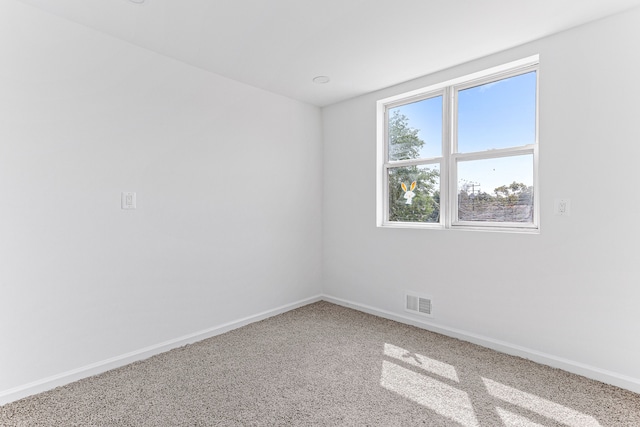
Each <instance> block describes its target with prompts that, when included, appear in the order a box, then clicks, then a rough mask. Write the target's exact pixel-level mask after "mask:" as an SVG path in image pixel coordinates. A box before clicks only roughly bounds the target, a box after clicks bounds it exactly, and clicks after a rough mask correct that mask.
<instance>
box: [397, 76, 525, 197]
mask: <svg viewBox="0 0 640 427" xmlns="http://www.w3.org/2000/svg"><path fill="white" fill-rule="evenodd" d="M395 110H399V111H400V113H401V114H404V115H405V116H407V117H408V119H409V126H410V127H412V128H415V129H418V130H419V132H418V136H419V137H420V138H421V139H422V140H424V141H425V146H424V147H423V149H422V150H421V153H420V155H421V157H427V158H428V157H439V156H441V155H442V148H441V147H442V97H441V96H438V97H435V98H429V99H426V100H422V101H418V102H414V103H411V104H406V105H402V106H399V107H396V108H394V109H393V110H392V111H395ZM457 113H458V129H457V131H458V152H461V153H470V152H476V151H486V150H490V149H497V148H507V147H514V146H521V145H526V144H533V143H535V138H536V135H535V128H536V126H535V124H536V116H535V114H536V73H535V71H534V72H529V73H526V74H521V75H518V76H514V77H510V78H507V79H503V80H499V81H497V82H492V83H487V84H484V85H481V86H475V87H472V88H469V89H465V90H462V91H460V92H459V93H458V111H457ZM458 172H459V173H458V185H460V184H461V182H464V181H468V182H475V183H478V184H480V188H481V190H482V191H485V192H487V193H493V189H494V188H496V187H499V186H501V185H504V184H510V183H511V182H513V181H516V182H522V183H524V184H527V185H533V158H532V156H531V155H527V156H518V157H507V158H500V159H490V160H478V161H467V162H460V166H459V169H458Z"/></svg>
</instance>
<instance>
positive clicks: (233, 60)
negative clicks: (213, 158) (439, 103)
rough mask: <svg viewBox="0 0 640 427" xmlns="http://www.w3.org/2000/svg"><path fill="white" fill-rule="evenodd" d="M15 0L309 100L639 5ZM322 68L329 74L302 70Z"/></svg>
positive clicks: (462, 0) (583, 0) (578, 0)
mask: <svg viewBox="0 0 640 427" xmlns="http://www.w3.org/2000/svg"><path fill="white" fill-rule="evenodd" d="M21 1H22V2H24V3H28V4H31V5H34V6H37V7H39V8H41V9H44V10H47V11H50V12H52V13H54V14H56V15H59V16H62V17H64V18H68V19H69V20H71V21H75V22H78V23H81V24H83V25H86V26H88V27H90V28H94V29H96V30H98V31H101V32H104V33H106V34H110V35H112V36H115V37H117V38H120V39H122V40H126V41H128V42H131V43H133V44H136V45H138V46H141V47H144V48H147V49H151V50H153V51H155V52H158V53H161V54H163V55H166V56H169V57H172V58H175V59H178V60H180V61H183V62H185V63H188V64H191V65H194V66H196V67H200V68H202V69H205V70H209V71H211V72H213V73H216V74H219V75H222V76H225V77H228V78H231V79H234V80H237V81H240V82H244V83H247V84H249V85H252V86H256V87H259V88H262V89H265V90H268V91H271V92H275V93H279V94H282V95H284V96H287V97H290V98H294V99H298V100H301V101H304V102H308V103H311V104H314V105H318V106H325V105H329V104H333V103H335V102H339V101H342V100H344V99H348V98H351V97H354V96H357V95H361V94H364V93H367V92H371V91H374V90H377V89H381V88H384V87H388V86H391V85H394V84H397V83H401V82H403V81H407V80H410V79H413V78H416V77H419V76H423V75H426V74H429V73H432V72H435V71H439V70H442V69H445V68H448V67H451V66H454V65H457V64H460V63H463V62H466V61H469V60H472V59H475V58H479V57H482V56H486V55H488V54H491V53H495V52H498V51H501V50H504V49H507V48H510V47H513V46H517V45H520V44H523V43H526V42H529V41H532V40H535V39H538V38H541V37H544V36H547V35H550V34H553V33H556V32H559V31H563V30H566V29H568V28H571V27H574V26H577V25H581V24H584V23H586V22H589V21H593V20H596V19H599V18H602V17H605V16H608V15H611V14H614V13H618V12H621V11H624V10H627V9H630V8H633V7H637V6H640V0H535V1H534V0H530V1H514V0H482V1H478V0H446V1H445V0H441V1H437V0H394V1H390V0H324V1H318V0H144V2H143V3H142V4H135V3H133V2H132V0H91V1H88V0H21ZM135 1H136V2H140V1H142V0H135ZM321 75H322V76H329V77H330V78H331V81H330V82H329V83H327V84H315V83H313V82H312V80H313V78H314V77H316V76H321Z"/></svg>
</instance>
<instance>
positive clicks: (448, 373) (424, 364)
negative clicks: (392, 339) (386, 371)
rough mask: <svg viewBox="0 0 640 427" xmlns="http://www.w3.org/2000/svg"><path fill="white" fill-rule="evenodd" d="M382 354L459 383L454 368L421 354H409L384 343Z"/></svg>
mask: <svg viewBox="0 0 640 427" xmlns="http://www.w3.org/2000/svg"><path fill="white" fill-rule="evenodd" d="M384 354H385V356H389V357H392V358H394V359H397V360H400V361H402V362H404V363H408V364H409V365H411V366H415V367H417V368H420V369H424V370H425V371H427V372H430V373H432V374H436V375H438V376H441V377H443V378H447V379H449V380H451V381H455V382H460V380H459V379H458V373H457V372H456V368H455V367H453V366H451V365H449V364H448V363H444V362H440V361H439V360H435V359H431V358H430V357H427V356H423V355H421V354H417V353H411V352H410V351H408V350H405V349H404V348H400V347H396V346H395V345H393V344H388V343H385V345H384Z"/></svg>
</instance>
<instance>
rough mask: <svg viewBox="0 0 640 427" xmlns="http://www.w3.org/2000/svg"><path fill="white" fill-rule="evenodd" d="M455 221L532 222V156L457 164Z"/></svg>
mask: <svg viewBox="0 0 640 427" xmlns="http://www.w3.org/2000/svg"><path fill="white" fill-rule="evenodd" d="M458 220H460V221H489V222H522V223H532V222H533V155H530V154H528V155H523V156H513V157H502V158H498V159H485V160H472V161H465V162H458Z"/></svg>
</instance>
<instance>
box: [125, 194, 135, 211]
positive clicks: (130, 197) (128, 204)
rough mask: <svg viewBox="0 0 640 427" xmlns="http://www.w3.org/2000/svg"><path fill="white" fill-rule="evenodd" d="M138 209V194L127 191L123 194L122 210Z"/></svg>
mask: <svg viewBox="0 0 640 427" xmlns="http://www.w3.org/2000/svg"><path fill="white" fill-rule="evenodd" d="M135 208H136V193H134V192H132V191H125V192H123V193H122V209H135Z"/></svg>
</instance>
